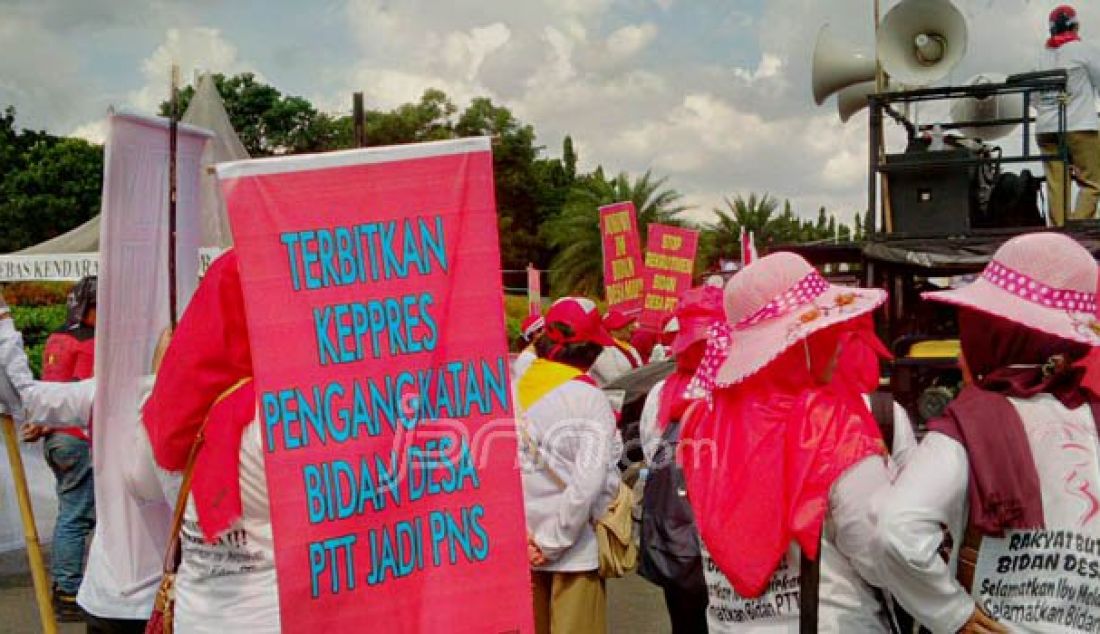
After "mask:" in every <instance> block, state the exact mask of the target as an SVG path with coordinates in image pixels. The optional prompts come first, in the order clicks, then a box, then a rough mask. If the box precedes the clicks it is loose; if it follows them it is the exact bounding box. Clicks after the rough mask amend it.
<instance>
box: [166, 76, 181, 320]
mask: <svg viewBox="0 0 1100 634" xmlns="http://www.w3.org/2000/svg"><path fill="white" fill-rule="evenodd" d="M179 83H180V67H179V66H176V65H175V64H172V87H171V89H170V91H171V92H170V94H169V100H168V101H169V104H170V108H169V113H168V114H169V117H170V119H169V120H168V317H169V319H170V320H171V324H172V330H173V331H174V330H175V329H176V320H177V319H178V318H179V313H178V306H177V299H176V193H177V192H176V166H177V158H176V154H177V148H178V146H179Z"/></svg>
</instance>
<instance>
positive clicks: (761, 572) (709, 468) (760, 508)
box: [682, 253, 890, 634]
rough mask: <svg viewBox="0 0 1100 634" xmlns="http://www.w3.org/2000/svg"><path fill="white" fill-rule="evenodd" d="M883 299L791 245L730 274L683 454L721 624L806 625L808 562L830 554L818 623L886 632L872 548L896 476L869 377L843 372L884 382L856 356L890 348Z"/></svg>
mask: <svg viewBox="0 0 1100 634" xmlns="http://www.w3.org/2000/svg"><path fill="white" fill-rule="evenodd" d="M884 300H885V293H883V292H882V291H880V290H877V289H875V290H871V289H847V288H843V287H838V286H833V285H830V284H829V283H828V282H827V281H826V280H825V279H824V278H822V277H821V276H820V275H819V274H818V273H817V272H816V271H815V270H814V269H813V268H812V267H811V266H810V265H809V264H808V263H807V262H806V261H805V260H803V259H802V258H801V257H799V256H797V255H794V254H790V253H774V254H771V255H769V256H766V257H764V258H761V259H760V260H758V261H756V262H754V263H753V264H752V265H750V266H748V267H746V268H745V269H744V270H743V271H742V272H740V273H739V274H738V275H736V276H734V277H733V278H732V279H731V280H730V282H729V284H728V285H727V286H726V289H725V308H726V316H727V319H728V324H724V325H723V326H722V327H715V328H714V329H712V331H711V333H710V334H711V336H710V342H711V343H710V345H709V347H708V350H707V354H706V356H705V357H704V359H703V362H702V364H701V366H700V370H699V372H698V373H697V375H696V378H695V380H694V385H693V387H695V388H698V389H700V390H701V391H702V392H703V393H704V394H709V397H708V398H709V400H710V401H711V402H712V406H711V407H710V408H709V409H707V410H703V413H702V414H700V415H698V416H695V415H693V416H691V417H690V420H689V421H688V423H687V425H686V427H685V430H684V436H683V437H684V440H683V443H684V445H683V456H682V460H683V465H684V471H685V475H686V478H687V484H688V495H689V498H690V500H691V504H692V507H693V508H694V509H695V517H696V521H697V523H698V525H699V528H700V532H701V534H702V537H703V543H704V546H705V547H706V552H704V558H705V569H704V572H705V574H706V578H707V584H708V588H709V589H710V606H709V608H708V617H709V623H708V625H709V631H710V632H711V633H712V634H714V633H725V632H742V631H746V632H776V633H779V632H790V631H796V630H797V629H798V627H799V623H800V619H801V618H802V614H801V607H802V606H801V605H800V598H799V592H798V590H799V586H800V583H801V574H802V570H801V563H802V561H803V560H804V559H810V560H812V559H817V558H818V557H819V555H820V566H821V569H822V571H823V576H824V578H823V579H822V584H821V589H820V596H821V600H820V604H819V610H818V621H817V623H816V624H813V625H814V626H815V627H816V628H817V631H821V632H887V631H889V621H888V615H887V612H886V610H885V607H884V606H883V605H882V604H881V603H880V602H879V601H878V600H877V598H876V596H875V593H874V591H873V589H872V586H875V585H880V581H879V579H878V578H877V575H876V567H877V562H876V561H875V557H874V550H873V548H872V547H873V545H874V539H873V538H874V534H875V533H874V525H873V512H874V508H875V505H876V504H877V503H878V501H877V498H878V496H879V495H880V494H881V492H883V491H885V489H886V487H885V485H886V484H888V482H889V477H890V474H889V471H888V466H887V460H886V455H885V453H886V452H885V447H884V446H883V441H882V436H881V434H880V433H879V431H878V428H877V426H876V425H875V422H874V420H873V418H872V416H871V414H870V412H869V411H868V409H867V407H866V405H865V404H864V402H863V401H862V398H861V397H862V393H863V392H866V391H867V389H868V388H867V386H866V383H867V382H868V381H860V382H855V381H849V380H845V378H844V377H845V376H848V375H851V376H865V375H866V376H869V377H871V379H872V380H871V381H869V382H871V383H873V384H877V375H878V358H877V356H876V355H874V354H871V355H862V354H860V356H858V357H856V358H854V359H852V358H849V356H851V355H854V354H855V353H856V352H857V351H862V350H863V349H865V348H871V349H874V348H876V347H881V344H880V343H879V344H877V346H875V345H873V342H877V340H875V339H874V332H873V328H872V324H871V320H870V317H869V314H870V312H871V311H873V310H874V309H875V308H876V307H877V306H879V305H881V304H882V302H883V301H884ZM858 344H863V345H858ZM849 365H854V366H857V368H856V369H855V370H853V371H847V370H846V373H845V375H843V376H842V375H841V373H840V372H839V371H838V370H839V369H840V368H841V367H845V368H847V366H849ZM834 374H836V375H837V376H836V377H834V376H833V375H834ZM800 550H801V551H802V552H804V553H805V555H806V557H805V558H803V557H801V556H800ZM824 571H829V573H828V574H827V575H825V574H824ZM801 600H809V597H802V598H801ZM804 625H805V624H804Z"/></svg>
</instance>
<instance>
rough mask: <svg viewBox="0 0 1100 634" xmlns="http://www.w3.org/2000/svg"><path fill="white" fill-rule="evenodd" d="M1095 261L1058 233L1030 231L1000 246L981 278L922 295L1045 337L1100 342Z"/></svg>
mask: <svg viewBox="0 0 1100 634" xmlns="http://www.w3.org/2000/svg"><path fill="white" fill-rule="evenodd" d="M1098 270H1100V269H1098V268H1097V265H1096V260H1095V259H1093V257H1092V255H1091V254H1090V253H1089V252H1088V250H1087V249H1085V247H1083V246H1081V245H1080V244H1079V243H1078V242H1077V241H1076V240H1074V239H1073V238H1070V237H1068V236H1065V235H1062V234H1060V233H1049V232H1042V233H1029V234H1025V235H1022V236H1017V237H1015V238H1013V239H1011V240H1009V241H1008V242H1006V243H1004V244H1003V245H1001V248H999V249H997V252H996V253H994V254H993V259H992V260H991V261H990V262H989V264H988V265H986V267H985V271H983V272H982V275H981V277H979V278H978V279H976V280H975V281H974V282H973V283H971V284H968V285H967V286H964V287H962V288H959V289H955V290H949V291H935V292H931V293H924V295H923V297H924V298H925V299H928V300H931V301H934V302H943V303H945V304H952V305H955V306H962V307H965V308H972V309H974V310H977V311H980V312H983V313H988V314H990V315H995V316H997V317H1001V318H1003V319H1007V320H1009V321H1012V322H1015V323H1017V324H1020V325H1021V326H1025V327H1027V328H1031V329H1033V330H1038V331H1040V332H1044V333H1046V334H1048V335H1054V336H1055V337H1061V338H1063V339H1068V340H1070V341H1077V342H1080V343H1084V344H1088V345H1091V346H1097V345H1100V321H1098V320H1097V315H1096V283H1097V279H1098V277H1097V273H1098Z"/></svg>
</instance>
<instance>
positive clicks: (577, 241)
mask: <svg viewBox="0 0 1100 634" xmlns="http://www.w3.org/2000/svg"><path fill="white" fill-rule="evenodd" d="M682 198H683V197H682V196H681V194H680V193H679V192H677V191H676V190H674V189H669V188H668V187H666V179H664V178H657V177H655V176H653V174H652V173H651V172H648V171H647V172H646V173H645V174H643V175H642V176H640V177H638V178H636V179H632V178H630V176H629V175H627V174H625V173H624V174H619V175H618V176H616V177H614V178H611V179H608V178H607V177H605V176H604V173H603V169H602V168H597V169H596V171H594V172H593V173H591V174H588V175H586V176H583V177H580V178H579V179H578V181H577V183H576V185H575V186H574V187H573V188H572V189H571V190H570V192H569V197H568V199H567V200H566V202H565V207H564V208H563V209H562V211H561V214H560V215H559V216H558V217H556V218H554V219H553V220H551V221H550V222H549V223H548V224H547V225H546V226H545V229H544V230H543V236H544V237H545V239H546V240H547V242H548V244H549V245H550V247H551V248H553V249H554V250H555V251H556V255H555V256H554V259H553V262H552V263H551V272H550V285H551V288H552V290H553V292H554V293H555V294H558V295H564V294H568V293H580V294H585V295H592V296H596V295H599V294H600V293H601V292H602V288H603V255H602V254H603V247H602V242H601V238H600V215H599V208H600V207H601V206H603V205H609V204H611V203H616V202H622V201H631V202H633V203H634V208H635V210H636V211H637V215H638V231H639V233H640V234H641V240H642V245H643V248H644V245H645V240H646V235H647V232H648V228H649V225H650V224H651V223H655V222H656V223H661V224H671V225H681V224H683V223H682V222H681V221H680V220H679V219H678V218H677V216H678V215H680V214H681V213H682V212H683V211H685V210H686V207H684V205H683V204H682V202H681V201H682Z"/></svg>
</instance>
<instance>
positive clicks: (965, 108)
mask: <svg viewBox="0 0 1100 634" xmlns="http://www.w3.org/2000/svg"><path fill="white" fill-rule="evenodd" d="M1005 79H1006V77H1005V76H1004V75H1000V74H997V73H982V74H980V75H975V76H974V77H971V78H970V81H968V82H966V84H967V85H968V86H980V85H982V84H1001V83H1004V81H1005ZM1023 116H1024V100H1023V96H1022V95H1019V94H1012V95H989V96H987V97H983V98H980V99H979V98H977V97H969V98H967V99H958V100H956V101H955V103H954V104H952V105H951V120H952V121H954V122H955V123H966V122H968V121H970V122H979V121H995V120H997V119H1022V118H1023ZM1018 126H1019V124H1018V123H1011V124H1009V123H1006V124H1004V125H997V126H975V127H969V128H959V131H960V132H962V133H963V134H965V135H966V136H968V137H970V138H972V139H981V140H982V141H992V140H994V139H999V138H1001V137H1003V136H1007V135H1009V134H1011V133H1012V131H1013V130H1015V129H1016V128H1017V127H1018Z"/></svg>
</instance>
